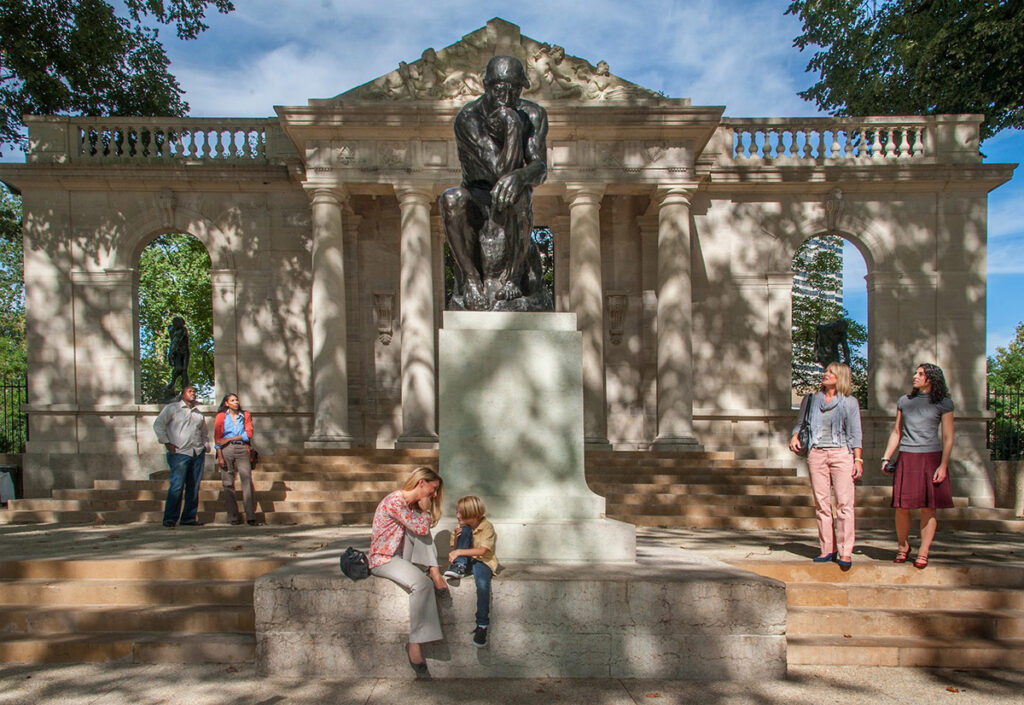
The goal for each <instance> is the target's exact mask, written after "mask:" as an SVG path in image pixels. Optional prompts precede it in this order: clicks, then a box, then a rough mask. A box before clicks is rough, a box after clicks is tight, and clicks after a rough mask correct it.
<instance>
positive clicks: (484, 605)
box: [452, 525, 494, 627]
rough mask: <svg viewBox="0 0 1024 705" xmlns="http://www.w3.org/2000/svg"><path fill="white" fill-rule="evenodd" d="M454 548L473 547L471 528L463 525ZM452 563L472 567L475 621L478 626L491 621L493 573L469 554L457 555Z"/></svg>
mask: <svg viewBox="0 0 1024 705" xmlns="http://www.w3.org/2000/svg"><path fill="white" fill-rule="evenodd" d="M455 548H473V530H472V529H470V528H469V527H468V526H465V525H463V527H462V531H460V532H459V538H457V539H456V540H455ZM452 565H464V566H467V567H470V566H471V567H472V569H473V581H474V582H475V583H476V623H477V626H479V627H486V626H489V625H490V623H491V578H492V577H493V576H494V574H493V573H492V572H491V569H490V568H489V567H488V566H487V564H486V563H481V562H480V561H478V560H476V559H475V558H470V557H469V556H459V557H458V558H456V559H455V560H454V561H452Z"/></svg>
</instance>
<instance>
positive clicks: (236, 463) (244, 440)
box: [213, 393, 262, 526]
mask: <svg viewBox="0 0 1024 705" xmlns="http://www.w3.org/2000/svg"><path fill="white" fill-rule="evenodd" d="M252 437H253V430H252V414H250V413H249V412H248V411H245V410H244V409H242V404H241V402H240V401H239V400H238V395H237V394H234V393H229V394H225V395H224V399H223V400H222V401H221V403H220V408H219V409H218V410H217V418H216V419H215V420H214V422H213V443H214V445H215V446H216V448H217V466H218V467H219V468H220V481H221V485H222V487H223V493H222V494H223V495H224V507H225V509H226V510H227V514H228V521H229V522H230V523H232V524H235V525H237V524H241V523H242V519H241V518H240V517H239V516H238V499H237V498H236V497H235V474H236V473H237V474H238V476H239V478H240V479H241V481H242V504H243V505H245V518H246V520H247V521H248V523H249V525H250V526H256V525H257V524H260V523H262V522H259V521H257V520H256V491H255V489H254V488H253V485H252V459H251V456H250V451H251V450H252Z"/></svg>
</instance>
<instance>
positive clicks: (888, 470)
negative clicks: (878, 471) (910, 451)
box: [882, 451, 900, 475]
mask: <svg viewBox="0 0 1024 705" xmlns="http://www.w3.org/2000/svg"><path fill="white" fill-rule="evenodd" d="M899 457H900V453H899V451H896V453H895V454H894V455H893V456H892V457H891V458H889V462H887V463H886V464H885V467H884V468H882V472H884V473H885V474H886V475H892V474H893V473H894V472H896V460H897V459H898V458H899Z"/></svg>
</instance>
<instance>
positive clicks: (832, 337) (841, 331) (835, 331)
mask: <svg viewBox="0 0 1024 705" xmlns="http://www.w3.org/2000/svg"><path fill="white" fill-rule="evenodd" d="M848 326H849V324H848V323H847V322H846V319H845V318H840V319H838V320H835V321H831V322H829V323H822V324H821V325H819V326H818V327H817V329H816V330H815V332H814V360H815V362H817V363H818V364H819V365H821V366H822V367H828V366H829V365H831V364H832V363H833V362H842V363H843V364H845V365H849V364H850V343H849V341H848V340H847V337H848V330H847V329H848ZM840 348H841V349H842V352H843V359H840V357H839V351H840Z"/></svg>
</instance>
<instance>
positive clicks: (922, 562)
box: [914, 556, 928, 570]
mask: <svg viewBox="0 0 1024 705" xmlns="http://www.w3.org/2000/svg"><path fill="white" fill-rule="evenodd" d="M914 567H915V568H917V569H918V570H924V569H925V568H927V567H928V556H918V557H917V558H915V559H914Z"/></svg>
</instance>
